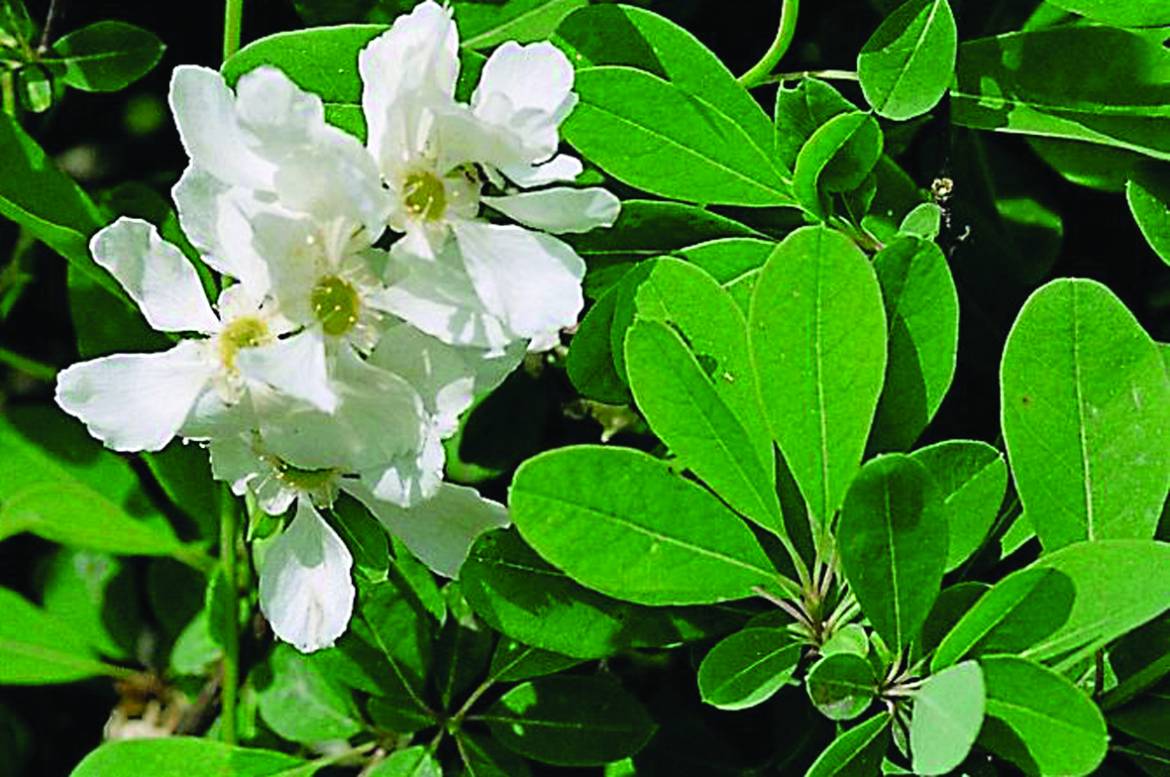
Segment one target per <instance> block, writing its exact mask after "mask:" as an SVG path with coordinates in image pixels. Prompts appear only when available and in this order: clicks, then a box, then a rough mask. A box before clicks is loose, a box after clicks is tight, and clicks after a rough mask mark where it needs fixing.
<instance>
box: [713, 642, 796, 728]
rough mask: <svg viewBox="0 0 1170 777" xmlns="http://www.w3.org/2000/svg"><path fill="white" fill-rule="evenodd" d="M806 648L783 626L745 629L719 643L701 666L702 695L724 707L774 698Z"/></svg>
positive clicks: (734, 707)
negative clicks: (781, 627) (794, 639)
mask: <svg viewBox="0 0 1170 777" xmlns="http://www.w3.org/2000/svg"><path fill="white" fill-rule="evenodd" d="M803 651H804V647H803V646H802V645H800V644H797V643H796V642H794V641H793V639H792V636H791V635H790V634H789V633H788V632H787V631H785V630H783V629H756V628H750V629H744V630H743V631H738V632H736V633H735V634H732V635H731V636H730V637H727V638H725V639H723V640H722V641H720V642H719V643H717V644H716V645H715V647H713V648H711V650H710V652H708V653H707V655H706V656H705V657H704V658H703V663H702V664H700V665H699V695H700V696H702V697H703V701H705V702H707V703H708V704H710V705H711V706H713V707H718V708H719V709H722V710H742V709H747V708H748V707H754V706H756V705H757V704H762V703H764V702H765V701H767V700H768V699H770V698H772V696H774V695H775V694H776V692H777V691H779V690H780V689H781V688H783V687H784V686H785V685H786V684H787V683H788V681H789V680H790V679H791V678H792V673H793V672H795V671H796V665H797V663H798V662H799V661H800V657H801V654H802V653H803Z"/></svg>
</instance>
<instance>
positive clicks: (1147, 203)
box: [1125, 167, 1170, 264]
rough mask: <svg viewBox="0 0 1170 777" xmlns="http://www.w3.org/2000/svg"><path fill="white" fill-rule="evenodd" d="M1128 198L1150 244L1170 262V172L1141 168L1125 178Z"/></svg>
mask: <svg viewBox="0 0 1170 777" xmlns="http://www.w3.org/2000/svg"><path fill="white" fill-rule="evenodd" d="M1125 198H1126V200H1127V201H1128V202H1129V209H1130V212H1131V213H1133V217H1134V220H1136V221H1137V224H1138V227H1139V228H1140V229H1141V231H1142V234H1143V235H1145V237H1146V242H1148V243H1149V244H1150V248H1152V249H1154V253H1156V254H1157V255H1158V256H1159V257H1161V259H1162V261H1163V262H1166V263H1167V264H1170V175H1168V174H1167V171H1166V168H1165V167H1159V168H1157V169H1156V170H1143V171H1139V172H1138V173H1137V174H1136V175H1135V177H1133V178H1131V179H1129V180H1128V181H1127V182H1126V184H1125Z"/></svg>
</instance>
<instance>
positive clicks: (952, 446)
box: [910, 440, 1007, 572]
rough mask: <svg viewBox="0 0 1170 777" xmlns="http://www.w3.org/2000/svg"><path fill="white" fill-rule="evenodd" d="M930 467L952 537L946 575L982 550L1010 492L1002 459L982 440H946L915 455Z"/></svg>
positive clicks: (999, 454)
mask: <svg viewBox="0 0 1170 777" xmlns="http://www.w3.org/2000/svg"><path fill="white" fill-rule="evenodd" d="M910 457H911V458H913V459H914V460H915V461H917V462H918V463H920V464H922V465H923V466H925V467H926V469H927V471H929V472H930V474H931V476H932V477H933V478H934V482H935V484H936V485H937V486H938V487H939V490H940V491H941V492H942V495H943V503H944V504H945V505H946V508H947V529H948V534H949V540H948V550H947V566H946V571H948V572H950V571H951V570H953V569H955V568H957V567H958V566H959V565H960V564H962V563H963V562H964V561H966V560H967V559H968V558H970V557H971V556H972V555H974V553H975V551H977V550H979V548H980V547H982V545H983V541H984V540H985V539H986V538H987V533H988V532H989V531H990V530H991V526H992V524H994V523H995V518H996V516H997V515H998V514H999V507H1000V505H1001V504H1002V503H1003V495H1004V490H1005V489H1006V488H1007V464H1006V463H1005V462H1004V459H1003V454H1002V453H1000V452H999V451H998V450H996V449H995V448H993V447H992V446H990V445H988V444H987V443H985V442H979V441H977V440H945V441H943V442H939V443H935V444H934V445H928V446H927V447H925V448H920V449H919V450H916V451H914V452H913V453H912V454H910Z"/></svg>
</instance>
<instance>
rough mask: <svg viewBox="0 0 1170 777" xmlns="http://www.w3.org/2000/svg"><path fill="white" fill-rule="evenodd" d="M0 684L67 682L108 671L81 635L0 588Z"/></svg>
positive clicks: (11, 592) (109, 669)
mask: <svg viewBox="0 0 1170 777" xmlns="http://www.w3.org/2000/svg"><path fill="white" fill-rule="evenodd" d="M0 612H3V613H4V617H3V618H0V685H44V684H48V683H67V682H72V681H74V680H81V679H84V678H86V677H95V676H100V675H107V674H111V673H112V672H113V671H114V670H113V669H112V668H110V667H107V666H106V665H105V664H103V663H102V662H101V661H100V660H99V659H98V657H97V656H96V655H95V654H94V652H93V650H92V649H91V648H90V647H89V645H87V644H86V642H85V640H84V639H83V638H82V636H81V635H79V634H77V633H76V631H75V630H74V629H73V628H72V627H70V626H69V625H68V624H67V623H64V622H62V621H59V620H57V619H55V618H53V617H52V616H50V615H49V614H47V613H46V612H44V611H43V610H41V609H40V608H38V607H36V606H34V605H32V604H30V603H29V602H28V601H26V600H25V599H24V598H23V597H21V596H20V595H19V594H17V593H15V592H13V591H9V590H8V589H7V588H0Z"/></svg>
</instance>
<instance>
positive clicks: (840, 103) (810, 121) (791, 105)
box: [775, 78, 857, 170]
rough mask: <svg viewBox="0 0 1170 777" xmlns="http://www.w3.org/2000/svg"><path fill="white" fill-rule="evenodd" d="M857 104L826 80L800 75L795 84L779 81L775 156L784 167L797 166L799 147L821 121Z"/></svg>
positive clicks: (854, 108)
mask: <svg viewBox="0 0 1170 777" xmlns="http://www.w3.org/2000/svg"><path fill="white" fill-rule="evenodd" d="M856 110H857V106H856V105H854V104H853V103H851V102H849V101H848V100H846V99H845V98H844V97H842V96H841V93H840V92H838V91H837V90H836V89H834V88H833V87H832V86H830V85H829V84H827V83H825V82H824V81H821V80H819V79H816V78H802V79H800V81H798V82H797V83H796V86H794V87H791V88H789V87H787V86H785V85H784V84H783V83H781V84H780V88H779V90H778V91H777V92H776V134H775V140H776V156H777V158H778V159H779V161H780V163H781V164H782V165H783V166H784V168H785V169H787V170H792V169H794V168H795V167H796V158H797V155H798V154H799V153H800V149H801V148H802V147H803V146H804V144H805V143H806V142H807V141H808V139H809V138H811V137H812V135H813V133H814V132H816V131H817V129H818V128H820V126H821V125H823V124H825V123H826V122H828V121H829V119H831V118H833V117H834V116H838V115H840V114H842V113H850V112H852V111H856Z"/></svg>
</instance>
